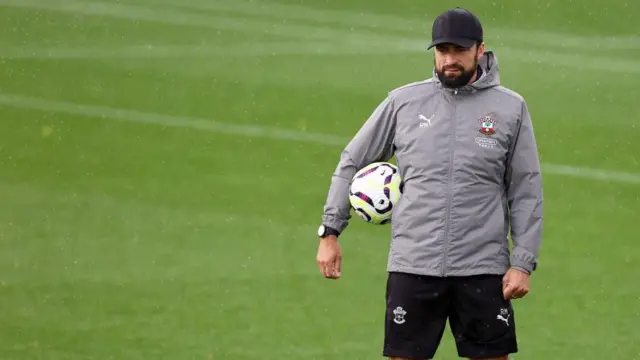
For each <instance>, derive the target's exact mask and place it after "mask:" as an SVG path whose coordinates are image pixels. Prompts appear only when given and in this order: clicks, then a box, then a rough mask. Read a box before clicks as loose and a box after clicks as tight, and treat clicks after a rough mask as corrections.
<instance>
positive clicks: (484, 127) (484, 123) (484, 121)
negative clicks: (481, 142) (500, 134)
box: [478, 115, 497, 135]
mask: <svg viewBox="0 0 640 360" xmlns="http://www.w3.org/2000/svg"><path fill="white" fill-rule="evenodd" d="M478 121H479V122H480V133H481V134H484V135H493V134H495V133H496V123H497V122H496V120H495V119H494V118H492V117H491V116H490V115H487V116H484V117H482V118H481V119H480V120H478Z"/></svg>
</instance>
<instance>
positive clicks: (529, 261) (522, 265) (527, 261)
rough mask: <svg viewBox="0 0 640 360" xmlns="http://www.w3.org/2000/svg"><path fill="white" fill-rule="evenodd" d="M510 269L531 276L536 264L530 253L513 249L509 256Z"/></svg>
mask: <svg viewBox="0 0 640 360" xmlns="http://www.w3.org/2000/svg"><path fill="white" fill-rule="evenodd" d="M519 250H520V251H519ZM511 267H512V268H517V269H520V270H523V271H525V272H527V273H529V274H531V273H533V272H534V271H535V270H536V268H537V267H538V262H537V260H536V257H535V256H534V255H533V254H531V253H530V252H528V251H524V250H521V249H517V248H514V251H513V254H512V255H511Z"/></svg>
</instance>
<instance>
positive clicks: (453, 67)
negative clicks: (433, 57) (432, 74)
mask: <svg viewBox="0 0 640 360" xmlns="http://www.w3.org/2000/svg"><path fill="white" fill-rule="evenodd" d="M446 70H460V71H462V72H464V67H463V66H462V65H449V66H444V67H443V68H442V71H446Z"/></svg>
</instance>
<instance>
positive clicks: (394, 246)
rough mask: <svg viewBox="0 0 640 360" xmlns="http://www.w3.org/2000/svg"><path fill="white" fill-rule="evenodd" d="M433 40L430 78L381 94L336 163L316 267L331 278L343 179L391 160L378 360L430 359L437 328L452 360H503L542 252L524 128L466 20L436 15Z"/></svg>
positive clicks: (526, 120)
mask: <svg viewBox="0 0 640 360" xmlns="http://www.w3.org/2000/svg"><path fill="white" fill-rule="evenodd" d="M432 30H433V31H432V42H431V45H430V46H429V48H432V47H435V68H434V72H433V77H432V78H431V79H428V80H426V81H422V82H417V83H412V84H408V85H405V86H403V87H400V88H398V89H395V90H393V91H391V92H390V93H389V94H388V97H387V98H386V99H385V100H384V101H383V102H382V103H381V104H380V105H379V106H378V107H377V109H376V110H375V111H374V112H373V114H372V115H371V117H370V118H369V119H368V120H367V121H366V123H365V124H364V125H363V126H362V128H361V129H360V130H359V131H358V133H357V134H356V135H355V137H354V138H353V139H352V141H351V142H350V143H349V144H348V145H347V146H346V148H345V150H344V151H343V152H342V155H341V159H340V162H339V164H338V166H337V169H336V170H335V173H334V174H333V177H332V182H331V186H330V188H329V193H328V196H327V201H326V205H325V208H324V214H323V223H322V225H321V226H320V228H319V230H318V235H319V236H320V243H319V247H318V255H317V263H318V266H319V268H320V270H321V272H322V273H323V274H324V276H325V277H326V278H331V279H337V278H339V277H340V276H341V274H340V272H341V262H342V254H341V249H340V245H339V243H338V236H339V235H340V233H341V232H342V231H343V230H344V229H345V228H346V226H347V222H348V220H349V219H350V205H349V202H348V191H349V183H350V180H351V178H352V177H353V175H354V174H355V173H356V171H358V170H359V169H361V168H362V167H364V166H365V165H367V164H370V163H372V162H375V161H387V160H389V159H391V157H393V156H394V155H395V156H396V159H397V164H398V167H399V169H400V174H401V176H402V179H403V182H404V193H403V195H402V197H401V199H400V201H399V202H398V204H397V205H396V208H395V209H394V210H393V216H392V241H391V247H390V252H389V262H388V269H387V270H388V273H389V274H388V280H387V294H386V295H387V310H386V324H385V340H384V350H383V355H384V356H386V357H389V358H391V359H430V358H432V357H433V356H434V355H435V353H436V350H437V348H438V346H439V344H440V341H441V338H442V335H443V332H444V329H445V325H446V321H447V319H448V320H449V323H450V327H451V330H452V333H453V335H454V339H455V342H456V346H457V349H458V354H459V356H461V357H466V358H471V359H507V358H508V354H510V353H515V352H517V351H518V346H517V341H516V332H515V322H514V313H513V308H512V304H511V300H512V299H516V298H520V297H523V296H525V295H526V294H527V293H528V291H529V276H530V274H531V273H532V272H533V271H534V270H535V268H536V264H537V256H538V250H539V247H540V242H541V239H540V238H541V228H542V188H541V178H540V165H539V159H538V151H537V145H536V140H535V137H534V132H533V127H532V123H531V118H530V116H529V112H528V108H527V104H526V102H525V100H524V99H523V98H522V97H521V96H520V95H518V94H517V93H515V92H514V91H511V90H509V89H507V88H505V87H503V86H501V85H500V80H499V76H498V61H497V58H496V55H495V54H494V53H493V52H491V51H485V46H484V42H483V30H482V26H481V24H480V21H479V20H478V18H477V17H476V16H475V15H473V14H472V13H471V12H469V11H467V10H464V9H460V8H456V9H453V10H449V11H446V12H444V13H443V14H441V15H440V16H439V17H438V18H437V19H436V20H435V22H434V24H433V29H432ZM509 230H510V231H511V238H512V241H513V248H512V249H511V250H510V246H509V240H508V235H509Z"/></svg>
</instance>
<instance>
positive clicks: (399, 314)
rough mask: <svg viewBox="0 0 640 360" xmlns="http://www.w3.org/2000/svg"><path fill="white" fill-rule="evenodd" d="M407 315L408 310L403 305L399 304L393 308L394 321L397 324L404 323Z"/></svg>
mask: <svg viewBox="0 0 640 360" xmlns="http://www.w3.org/2000/svg"><path fill="white" fill-rule="evenodd" d="M405 315H407V312H406V311H405V310H404V309H403V308H402V306H398V307H397V308H395V310H393V316H394V318H393V322H394V323H396V324H404V323H405V321H407V319H405V318H404V316H405Z"/></svg>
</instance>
